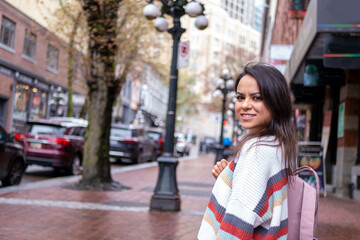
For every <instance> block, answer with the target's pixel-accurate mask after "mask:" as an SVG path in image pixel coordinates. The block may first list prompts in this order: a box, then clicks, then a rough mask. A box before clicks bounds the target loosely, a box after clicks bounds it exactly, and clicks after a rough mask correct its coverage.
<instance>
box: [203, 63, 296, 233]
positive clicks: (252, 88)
mask: <svg viewBox="0 0 360 240" xmlns="http://www.w3.org/2000/svg"><path fill="white" fill-rule="evenodd" d="M235 91H236V98H237V101H236V103H235V112H236V117H237V118H238V119H239V121H240V122H241V124H242V126H243V128H244V129H246V130H248V134H247V135H246V136H244V137H243V139H242V140H241V141H240V143H239V144H238V146H237V149H236V157H235V158H234V160H233V161H231V162H230V163H229V164H227V162H226V161H225V160H222V161H221V162H220V163H218V164H217V165H215V167H214V169H213V172H212V173H213V175H214V177H215V178H217V180H216V183H215V185H214V188H213V191H212V195H211V198H210V201H209V204H208V207H207V209H206V212H205V215H204V218H203V221H202V223H201V227H200V230H199V233H198V239H200V240H202V239H204V240H211V239H242V240H244V239H287V233H288V229H287V218H288V212H287V209H288V207H287V187H288V177H289V176H290V175H291V167H292V166H294V165H293V163H292V159H296V158H295V156H296V154H297V153H296V143H297V142H296V135H295V128H294V125H293V121H292V120H291V116H292V108H291V100H290V90H289V87H288V85H287V83H286V80H285V78H284V76H283V75H282V74H281V73H280V72H279V71H278V70H277V69H276V68H274V67H272V66H271V65H267V64H262V63H255V64H254V63H251V64H248V65H247V66H246V67H245V69H244V71H243V73H241V74H240V75H239V77H238V78H237V80H236V84H235ZM225 166H226V167H225ZM224 167H225V168H224ZM218 176H219V177H218Z"/></svg>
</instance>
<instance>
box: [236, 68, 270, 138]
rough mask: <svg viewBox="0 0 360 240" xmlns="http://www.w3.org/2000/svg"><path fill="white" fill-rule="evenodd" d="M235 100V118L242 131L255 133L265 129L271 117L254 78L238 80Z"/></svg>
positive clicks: (248, 77) (245, 77) (246, 77)
mask: <svg viewBox="0 0 360 240" xmlns="http://www.w3.org/2000/svg"><path fill="white" fill-rule="evenodd" d="M236 99H237V100H236V103H235V112H236V117H237V118H238V120H239V121H240V122H241V124H242V126H243V128H244V129H248V130H249V133H256V132H259V131H261V130H263V129H264V128H266V126H267V124H268V123H269V122H270V121H271V119H272V116H271V113H270V112H269V110H268V109H267V108H266V106H265V103H264V101H263V98H262V96H261V95H260V90H259V85H258V83H257V81H256V80H255V78H254V77H252V76H250V75H245V76H244V77H242V78H241V79H240V82H239V84H238V86H237V89H236Z"/></svg>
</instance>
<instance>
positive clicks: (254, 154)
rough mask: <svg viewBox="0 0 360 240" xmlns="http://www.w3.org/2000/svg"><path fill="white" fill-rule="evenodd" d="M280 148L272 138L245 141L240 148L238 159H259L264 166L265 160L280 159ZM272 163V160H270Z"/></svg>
mask: <svg viewBox="0 0 360 240" xmlns="http://www.w3.org/2000/svg"><path fill="white" fill-rule="evenodd" d="M281 154H282V151H281V147H280V146H279V142H278V141H277V139H276V138H275V137H273V136H267V137H258V138H252V139H249V140H247V141H246V142H245V143H244V145H243V147H242V148H241V151H240V154H239V155H238V156H239V158H243V157H246V158H249V157H250V158H254V159H261V162H262V163H263V164H264V163H265V162H266V159H269V160H271V159H274V158H276V159H281V158H282V157H281ZM271 162H272V160H271Z"/></svg>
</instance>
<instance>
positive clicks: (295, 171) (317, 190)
mask: <svg viewBox="0 0 360 240" xmlns="http://www.w3.org/2000/svg"><path fill="white" fill-rule="evenodd" d="M303 171H310V172H312V173H313V174H314V176H315V180H316V187H315V190H316V204H315V214H314V219H315V221H314V233H315V229H316V225H317V213H318V208H319V205H318V204H319V195H320V181H319V177H318V175H317V173H316V171H315V170H314V169H313V168H311V167H309V166H302V167H300V168H297V169H295V170H294V171H293V175H298V174H299V173H300V172H303Z"/></svg>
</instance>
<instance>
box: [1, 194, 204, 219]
mask: <svg viewBox="0 0 360 240" xmlns="http://www.w3.org/2000/svg"><path fill="white" fill-rule="evenodd" d="M0 204H9V205H22V206H37V207H57V208H70V209H77V210H102V211H122V212H137V213H146V212H149V210H150V209H149V207H121V206H113V205H106V204H101V203H89V202H71V201H52V200H33V199H20V198H2V197H0ZM180 213H182V214H186V215H198V216H201V215H203V214H204V212H200V211H191V210H190V211H189V210H186V211H181V212H180Z"/></svg>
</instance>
